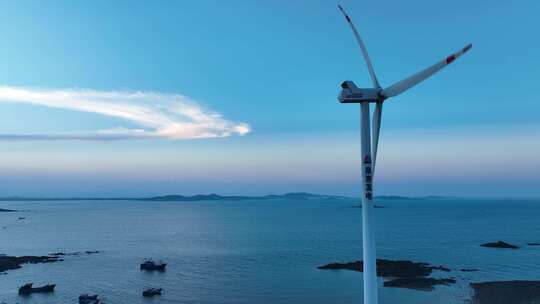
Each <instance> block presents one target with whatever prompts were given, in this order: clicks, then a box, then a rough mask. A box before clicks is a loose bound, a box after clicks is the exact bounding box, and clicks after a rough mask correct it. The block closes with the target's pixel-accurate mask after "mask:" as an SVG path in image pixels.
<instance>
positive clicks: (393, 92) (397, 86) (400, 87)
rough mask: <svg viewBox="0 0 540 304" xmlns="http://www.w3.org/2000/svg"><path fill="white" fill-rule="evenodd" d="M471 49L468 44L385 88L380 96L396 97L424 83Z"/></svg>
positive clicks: (470, 45)
mask: <svg viewBox="0 0 540 304" xmlns="http://www.w3.org/2000/svg"><path fill="white" fill-rule="evenodd" d="M471 47H472V44H468V45H467V46H466V47H464V48H463V49H461V50H459V51H458V52H456V53H454V54H452V55H450V56H448V57H446V58H445V59H443V60H442V61H439V62H437V63H436V64H434V65H432V66H430V67H429V68H427V69H425V70H423V71H420V72H418V73H416V74H414V75H412V76H410V77H409V78H405V79H403V80H401V81H398V82H396V83H394V84H393V85H391V86H389V87H387V88H386V89H384V90H382V92H381V94H382V95H383V96H384V97H393V96H397V95H399V94H401V93H403V92H405V91H407V90H408V89H410V88H412V87H414V86H415V85H417V84H418V83H420V82H422V81H424V80H425V79H427V78H429V77H430V76H431V75H433V74H435V73H437V72H438V71H440V70H441V69H442V68H444V67H445V66H447V65H449V64H450V63H452V62H454V60H456V59H457V58H458V57H459V56H461V55H463V54H465V53H466V52H467V51H468V50H470V49H471Z"/></svg>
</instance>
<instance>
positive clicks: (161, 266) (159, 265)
mask: <svg viewBox="0 0 540 304" xmlns="http://www.w3.org/2000/svg"><path fill="white" fill-rule="evenodd" d="M165 266H167V264H166V263H163V262H154V261H152V260H146V261H144V263H142V264H141V270H148V271H153V270H157V271H165Z"/></svg>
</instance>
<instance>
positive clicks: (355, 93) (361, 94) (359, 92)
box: [338, 80, 384, 103]
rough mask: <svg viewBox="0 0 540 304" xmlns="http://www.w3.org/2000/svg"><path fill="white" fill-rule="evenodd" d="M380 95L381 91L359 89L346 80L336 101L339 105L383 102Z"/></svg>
mask: <svg viewBox="0 0 540 304" xmlns="http://www.w3.org/2000/svg"><path fill="white" fill-rule="evenodd" d="M380 93H381V89H375V88H368V89H361V88H359V87H357V86H356V84H354V82H352V81H350V80H346V81H344V82H343V83H342V84H341V92H340V93H339V96H338V100H339V102H341V103H360V102H379V101H382V100H384V98H382V96H381V94H380Z"/></svg>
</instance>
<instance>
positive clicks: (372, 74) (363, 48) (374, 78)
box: [338, 5, 381, 89]
mask: <svg viewBox="0 0 540 304" xmlns="http://www.w3.org/2000/svg"><path fill="white" fill-rule="evenodd" d="M338 7H339V10H340V11H341V13H343V16H345V19H346V20H347V22H348V23H349V25H350V26H351V29H352V31H353V33H354V36H355V37H356V41H357V42H358V45H360V50H361V51H362V56H364V60H365V61H366V65H367V67H368V70H369V76H370V77H371V81H372V82H373V87H375V88H377V89H378V88H380V87H381V86H380V85H379V81H378V80H377V76H375V70H374V69H373V66H372V65H371V60H370V59H369V55H368V52H367V48H366V45H365V44H364V42H363V41H362V38H360V35H359V34H358V31H357V30H356V27H355V26H354V24H353V23H352V20H351V17H349V15H347V13H346V12H345V10H344V9H343V7H341V5H338Z"/></svg>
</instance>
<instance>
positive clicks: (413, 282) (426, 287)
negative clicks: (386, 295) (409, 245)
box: [383, 277, 456, 291]
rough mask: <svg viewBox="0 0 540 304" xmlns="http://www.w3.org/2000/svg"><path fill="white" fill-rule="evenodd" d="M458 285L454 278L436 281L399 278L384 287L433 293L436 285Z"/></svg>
mask: <svg viewBox="0 0 540 304" xmlns="http://www.w3.org/2000/svg"><path fill="white" fill-rule="evenodd" d="M454 283H456V280H455V279H454V278H448V279H436V278H423V277H414V278H399V279H394V280H390V281H386V282H384V285H383V286H384V287H401V288H409V289H416V290H422V291H432V290H433V289H434V287H433V286H435V285H450V284H454Z"/></svg>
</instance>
